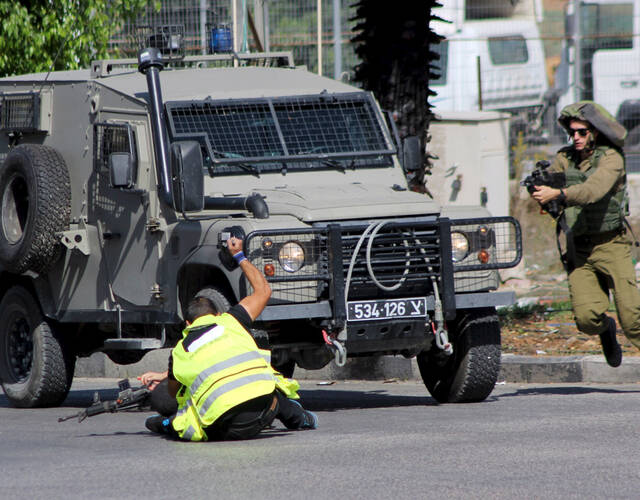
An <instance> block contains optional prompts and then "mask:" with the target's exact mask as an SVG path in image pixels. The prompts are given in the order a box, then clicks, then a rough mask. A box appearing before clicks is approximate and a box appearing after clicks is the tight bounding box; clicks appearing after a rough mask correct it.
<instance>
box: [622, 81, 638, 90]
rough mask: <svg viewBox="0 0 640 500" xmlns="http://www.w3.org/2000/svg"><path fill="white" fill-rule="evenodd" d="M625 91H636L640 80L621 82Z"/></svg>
mask: <svg viewBox="0 0 640 500" xmlns="http://www.w3.org/2000/svg"><path fill="white" fill-rule="evenodd" d="M620 86H621V87H622V88H623V89H635V88H636V87H637V86H638V80H625V81H623V82H620Z"/></svg>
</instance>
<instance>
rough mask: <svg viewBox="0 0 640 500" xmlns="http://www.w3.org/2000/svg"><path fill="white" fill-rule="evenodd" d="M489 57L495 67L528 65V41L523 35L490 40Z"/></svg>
mask: <svg viewBox="0 0 640 500" xmlns="http://www.w3.org/2000/svg"><path fill="white" fill-rule="evenodd" d="M489 57H490V58H491V62H492V63H493V64H495V65H501V64H523V63H526V62H527V61H528V60H529V52H528V51H527V41H526V40H525V38H524V37H523V36H522V35H513V36H500V37H493V38H489Z"/></svg>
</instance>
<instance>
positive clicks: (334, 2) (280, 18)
mask: <svg viewBox="0 0 640 500" xmlns="http://www.w3.org/2000/svg"><path fill="white" fill-rule="evenodd" d="M349 3H350V2H348V1H346V0H304V1H301V0H163V1H162V2H161V8H160V10H159V11H156V10H155V9H154V8H153V7H152V6H149V7H148V8H147V9H146V12H145V14H144V15H143V16H141V17H140V18H139V19H137V20H136V22H135V23H134V22H129V23H126V24H125V26H124V28H123V29H122V31H121V32H119V33H117V34H116V35H114V36H113V37H112V39H111V48H112V50H113V51H114V53H115V54H117V55H118V56H126V57H129V56H133V55H135V53H136V52H137V50H138V48H139V46H140V44H142V43H145V42H148V41H149V37H150V36H154V34H155V35H157V36H162V35H163V32H162V28H160V27H164V32H165V34H166V35H167V36H170V34H171V31H172V30H175V29H176V27H177V29H179V30H180V35H181V36H182V40H183V44H184V47H183V48H184V51H185V53H186V54H204V53H213V52H226V51H230V50H235V51H236V52H246V51H252V52H254V51H265V50H270V51H291V52H293V55H294V61H295V62H296V64H298V65H305V66H307V68H308V69H309V70H310V71H313V72H319V73H321V74H323V75H326V76H329V77H332V78H339V79H343V80H349V78H350V75H351V74H352V71H353V68H354V66H355V65H356V64H357V61H356V57H355V54H354V51H353V46H352V44H351V41H350V40H351V37H352V36H353V31H352V28H353V25H354V24H355V23H354V21H351V20H350V18H351V17H353V11H354V9H353V7H350V6H349ZM335 33H340V36H339V37H336V36H335ZM336 54H337V57H336Z"/></svg>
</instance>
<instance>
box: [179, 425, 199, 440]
mask: <svg viewBox="0 0 640 500" xmlns="http://www.w3.org/2000/svg"><path fill="white" fill-rule="evenodd" d="M195 433H196V430H195V429H194V428H193V427H192V426H191V425H190V426H189V428H188V429H187V430H186V431H184V433H183V434H182V439H185V440H187V441H191V438H192V437H193V436H194V435H195Z"/></svg>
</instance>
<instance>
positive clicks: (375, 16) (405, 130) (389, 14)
mask: <svg viewBox="0 0 640 500" xmlns="http://www.w3.org/2000/svg"><path fill="white" fill-rule="evenodd" d="M435 6H436V0H407V1H405V2H402V6H401V7H400V6H398V7H396V8H394V7H390V6H389V3H388V2H376V1H371V0H359V1H358V2H357V3H356V5H355V7H356V15H355V17H356V19H357V21H358V24H357V25H356V31H357V32H358V34H357V35H356V36H355V37H354V38H353V42H354V44H355V45H356V54H357V55H358V56H359V57H360V59H361V60H362V63H361V64H359V65H358V66H357V67H356V70H355V79H356V80H357V81H358V82H360V83H361V84H362V86H363V87H364V88H365V89H367V90H371V91H372V92H373V93H374V94H375V95H376V97H377V98H378V100H379V101H380V104H381V105H382V107H383V109H386V110H390V111H391V112H392V115H393V119H394V120H395V122H396V125H397V127H398V131H399V133H400V137H401V138H405V137H409V136H417V137H418V138H419V139H420V145H421V151H423V152H424V151H425V150H426V143H427V142H428V135H427V131H428V128H429V122H430V121H431V119H432V117H433V115H432V113H431V110H430V107H431V106H430V105H429V103H428V100H427V98H428V96H429V95H434V93H433V92H432V91H430V90H429V80H430V78H433V77H434V76H435V75H433V74H432V72H431V70H432V69H433V66H432V65H430V64H429V63H430V61H432V60H433V59H434V58H437V57H438V56H437V54H435V53H434V52H433V51H430V50H429V46H430V44H433V43H438V42H439V40H440V38H441V37H440V36H439V35H437V34H436V33H435V32H434V31H432V30H431V29H430V27H429V21H430V20H431V19H434V16H433V15H432V14H431V11H432V9H433V7H435ZM423 154H424V153H423ZM430 168H431V165H430V162H429V158H428V156H427V155H424V158H423V162H422V168H420V169H418V171H416V172H411V173H409V174H410V175H409V183H410V185H411V187H412V189H414V190H416V191H421V192H428V191H427V189H426V186H425V175H429V173H430Z"/></svg>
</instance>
